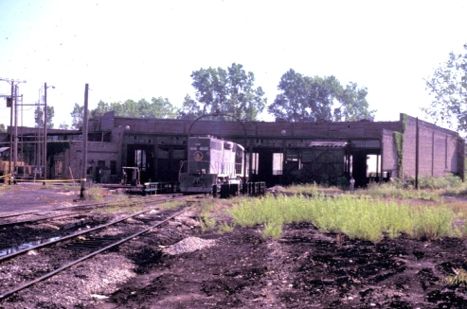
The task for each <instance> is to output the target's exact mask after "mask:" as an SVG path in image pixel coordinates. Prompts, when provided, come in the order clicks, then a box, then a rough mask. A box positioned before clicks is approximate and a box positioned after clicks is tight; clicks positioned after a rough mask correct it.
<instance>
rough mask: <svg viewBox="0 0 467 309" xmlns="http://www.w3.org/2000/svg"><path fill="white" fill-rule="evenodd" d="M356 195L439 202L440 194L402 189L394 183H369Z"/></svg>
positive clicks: (409, 188)
mask: <svg viewBox="0 0 467 309" xmlns="http://www.w3.org/2000/svg"><path fill="white" fill-rule="evenodd" d="M355 194H357V195H369V196H371V197H373V198H392V199H417V200H424V201H439V200H440V199H441V195H440V192H437V191H429V190H415V189H414V188H412V187H410V186H409V187H407V188H404V187H402V186H401V185H400V184H397V183H396V184H394V183H381V184H376V183H371V184H369V185H368V188H367V189H361V190H357V191H356V192H355Z"/></svg>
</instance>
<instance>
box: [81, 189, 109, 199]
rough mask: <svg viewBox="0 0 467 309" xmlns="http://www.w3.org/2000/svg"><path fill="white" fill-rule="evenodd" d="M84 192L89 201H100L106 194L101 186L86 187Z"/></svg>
mask: <svg viewBox="0 0 467 309" xmlns="http://www.w3.org/2000/svg"><path fill="white" fill-rule="evenodd" d="M85 193H86V198H87V199H88V200H90V201H101V200H102V199H103V198H104V196H105V195H106V191H105V189H103V188H101V187H91V188H87V189H86V191H85Z"/></svg>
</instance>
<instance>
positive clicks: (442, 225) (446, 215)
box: [229, 196, 459, 242]
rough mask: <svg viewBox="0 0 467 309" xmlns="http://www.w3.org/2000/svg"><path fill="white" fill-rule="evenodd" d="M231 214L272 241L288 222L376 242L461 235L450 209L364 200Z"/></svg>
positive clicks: (246, 205) (248, 202)
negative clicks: (307, 224) (404, 238)
mask: <svg viewBox="0 0 467 309" xmlns="http://www.w3.org/2000/svg"><path fill="white" fill-rule="evenodd" d="M229 214H230V216H231V217H232V219H233V221H234V223H235V224H237V225H240V226H247V227H253V226H256V225H263V226H264V231H263V234H264V235H265V236H272V237H277V235H276V234H277V231H278V230H282V225H283V224H288V223H292V222H296V223H298V222H311V223H312V224H313V225H315V226H316V227H317V228H318V229H320V230H322V231H324V232H337V233H344V234H346V235H348V236H349V237H351V238H360V239H366V240H370V241H374V242H376V241H379V240H381V239H382V238H383V237H384V236H385V235H387V236H388V237H390V238H394V237H398V236H399V235H401V234H402V233H404V234H408V235H410V236H412V237H415V238H430V239H433V238H438V237H444V236H455V235H458V234H459V231H457V230H456V229H455V228H453V220H454V217H455V215H454V212H453V211H452V210H450V209H448V208H446V207H444V206H439V207H413V206H409V205H399V204H396V203H395V202H392V201H380V200H375V199H372V198H368V197H358V196H357V197H355V196H339V197H335V198H325V197H318V198H314V199H309V198H304V197H302V196H291V197H284V196H282V197H277V198H274V197H264V198H260V199H244V200H239V201H238V202H237V204H236V205H235V206H234V207H233V208H231V209H230V210H229ZM278 226H281V228H280V229H278V228H277V227H278Z"/></svg>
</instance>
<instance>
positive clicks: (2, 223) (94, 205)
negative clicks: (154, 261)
mask: <svg viewBox="0 0 467 309" xmlns="http://www.w3.org/2000/svg"><path fill="white" fill-rule="evenodd" d="M172 196H173V197H176V196H180V195H177V194H173V195H172ZM164 198H166V197H165V196H163V195H158V196H156V197H152V198H138V199H136V198H135V199H130V200H129V201H128V206H136V205H140V204H144V203H153V202H156V201H159V200H161V199H164ZM116 203H118V201H108V202H102V203H92V204H80V205H74V206H67V207H58V208H55V209H53V210H48V211H47V212H48V213H50V212H60V211H65V213H60V214H55V215H44V212H43V211H28V212H22V213H15V214H8V215H4V216H0V220H1V219H7V220H5V221H0V229H1V228H4V227H8V226H14V225H22V224H30V223H36V222H40V221H48V220H53V219H56V218H61V217H70V216H77V215H78V214H76V213H69V211H80V210H82V211H87V210H90V209H94V208H99V207H105V206H111V205H115V204H116ZM67 211H68V212H67ZM22 216H39V217H34V218H27V219H21V220H13V221H10V219H11V218H14V217H22Z"/></svg>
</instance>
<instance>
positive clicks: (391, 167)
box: [381, 129, 399, 177]
mask: <svg viewBox="0 0 467 309" xmlns="http://www.w3.org/2000/svg"><path fill="white" fill-rule="evenodd" d="M394 133H395V131H392V130H384V129H383V130H382V137H381V145H382V149H381V166H382V168H381V170H382V171H383V172H390V173H391V177H398V176H399V175H398V165H397V161H398V155H397V147H396V144H395V140H394Z"/></svg>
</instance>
